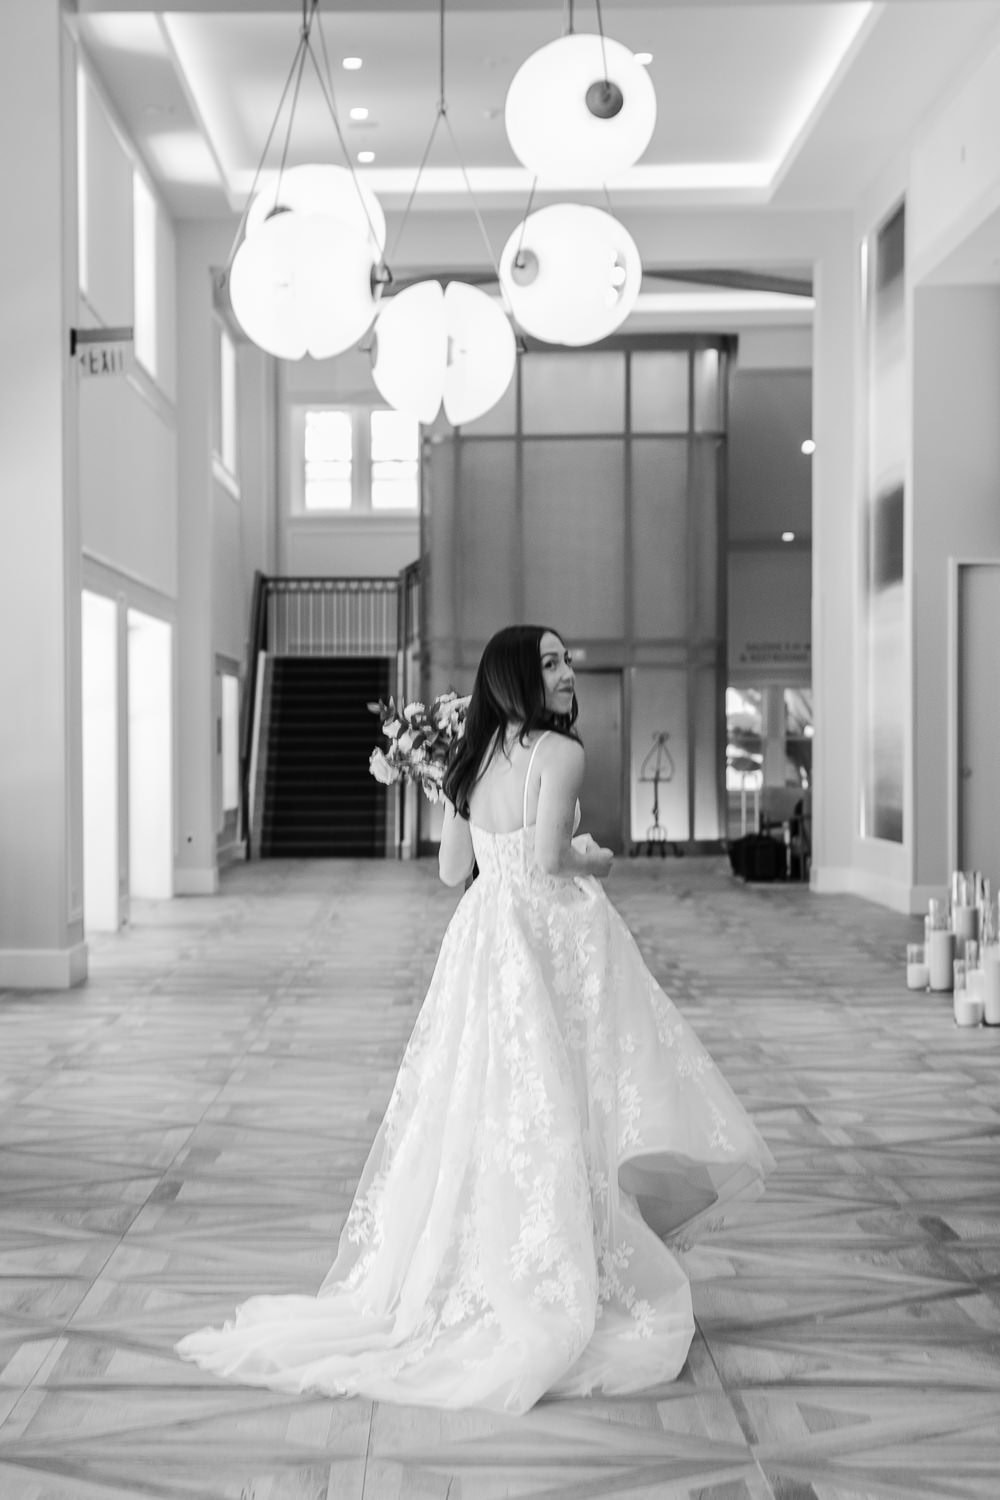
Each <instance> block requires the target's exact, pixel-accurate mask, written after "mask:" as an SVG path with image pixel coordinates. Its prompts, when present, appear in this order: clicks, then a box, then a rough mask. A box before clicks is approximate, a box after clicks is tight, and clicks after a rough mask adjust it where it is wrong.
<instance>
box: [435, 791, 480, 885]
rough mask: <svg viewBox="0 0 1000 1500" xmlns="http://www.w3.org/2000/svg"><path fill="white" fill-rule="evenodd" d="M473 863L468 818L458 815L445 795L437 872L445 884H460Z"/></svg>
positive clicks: (469, 872) (470, 872) (469, 873)
mask: <svg viewBox="0 0 1000 1500" xmlns="http://www.w3.org/2000/svg"><path fill="white" fill-rule="evenodd" d="M474 863H475V854H474V852H473V848H472V833H471V831H470V829H469V823H468V820H467V819H466V818H460V817H459V816H458V813H457V812H456V811H455V808H454V806H453V804H452V803H451V802H449V801H448V799H447V797H446V798H445V803H444V826H443V827H442V829H441V847H440V849H439V850H438V873H439V874H440V876H441V879H442V880H443V881H444V883H445V885H461V884H462V881H463V880H467V879H468V878H469V876H470V875H471V874H472V866H473V865H474Z"/></svg>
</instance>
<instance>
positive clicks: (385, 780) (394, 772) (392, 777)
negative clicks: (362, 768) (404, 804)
mask: <svg viewBox="0 0 1000 1500" xmlns="http://www.w3.org/2000/svg"><path fill="white" fill-rule="evenodd" d="M368 769H369V771H370V772H371V773H372V775H373V776H374V777H375V780H376V781H380V782H381V783H382V785H383V786H392V784H393V782H394V781H398V780H399V771H398V769H397V768H396V767H395V766H394V765H392V764H391V762H390V761H389V760H387V759H386V756H385V753H384V751H382V750H379V749H378V748H377V747H376V748H375V749H374V750H373V751H372V753H371V759H370V760H369V762H368Z"/></svg>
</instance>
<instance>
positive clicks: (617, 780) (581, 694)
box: [576, 671, 624, 854]
mask: <svg viewBox="0 0 1000 1500" xmlns="http://www.w3.org/2000/svg"><path fill="white" fill-rule="evenodd" d="M576 700H577V703H578V704H579V707H580V717H579V719H578V720H577V722H576V728H577V732H578V733H579V735H580V738H581V739H582V740H583V744H584V748H585V750H586V752H587V769H586V772H585V774H584V778H583V788H582V790H581V792H580V810H581V819H580V832H581V833H589V834H591V835H592V836H593V837H594V838H595V839H596V840H597V842H598V843H599V844H603V845H604V846H605V847H606V848H608V849H613V850H614V851H615V853H616V854H620V853H621V852H622V848H623V845H622V825H623V821H624V820H623V807H622V674H621V673H620V672H584V671H577V673H576Z"/></svg>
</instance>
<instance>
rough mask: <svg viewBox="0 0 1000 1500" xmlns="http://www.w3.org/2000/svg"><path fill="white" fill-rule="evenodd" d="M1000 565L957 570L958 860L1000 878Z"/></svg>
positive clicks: (964, 866)
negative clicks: (999, 651)
mask: <svg viewBox="0 0 1000 1500" xmlns="http://www.w3.org/2000/svg"><path fill="white" fill-rule="evenodd" d="M998 620H1000V565H997V564H988V563H983V564H970V565H967V566H962V567H960V568H959V570H958V865H959V869H962V870H981V871H982V873H983V874H984V875H986V876H988V877H989V879H990V880H991V881H992V882H993V889H994V890H996V889H997V885H998V882H1000V797H998V796H997V789H996V770H995V767H996V762H997V751H998V747H1000V694H998V693H997V687H996V641H997V621H998Z"/></svg>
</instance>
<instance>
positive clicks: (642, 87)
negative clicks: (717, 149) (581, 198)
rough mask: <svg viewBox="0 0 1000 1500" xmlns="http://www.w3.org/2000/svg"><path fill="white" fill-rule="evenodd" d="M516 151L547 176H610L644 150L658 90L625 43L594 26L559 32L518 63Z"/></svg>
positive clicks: (512, 93)
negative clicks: (589, 29)
mask: <svg viewBox="0 0 1000 1500" xmlns="http://www.w3.org/2000/svg"><path fill="white" fill-rule="evenodd" d="M504 121H505V124H506V126H507V137H508V139H509V141H510V144H511V148H512V149H513V152H514V155H515V156H516V157H517V158H518V159H519V160H520V161H522V162H523V163H524V165H525V166H526V167H527V168H528V170H529V171H530V172H532V173H533V174H534V175H535V176H536V177H538V178H539V179H540V180H541V181H542V183H545V182H546V181H550V182H558V183H560V184H561V185H565V186H572V187H578V186H583V185H587V184H590V185H595V184H600V183H602V182H607V181H610V180H611V179H612V178H614V177H617V176H619V175H620V174H621V173H622V172H625V171H627V170H628V168H629V167H631V166H633V165H634V163H635V162H637V161H638V160H639V157H640V156H641V155H642V153H643V152H644V151H645V149H646V147H647V146H648V145H649V142H650V138H651V137H652V134H653V127H654V125H655V124H656V91H655V90H654V88H653V84H652V80H651V79H650V76H649V73H648V72H647V71H646V69H645V68H644V67H643V66H642V65H641V64H640V63H638V62H636V60H635V58H634V57H633V55H632V53H631V52H630V51H629V50H628V48H627V47H623V46H622V44H621V42H615V41H612V40H611V39H610V38H608V37H605V39H604V43H603V46H602V43H601V38H600V37H599V36H594V35H591V34H589V33H579V32H577V33H575V34H574V35H571V36H564V37H560V38H559V40H558V41H555V42H549V44H548V45H547V46H545V47H540V48H539V50H538V51H537V52H533V53H532V54H531V56H530V57H529V58H527V59H526V60H525V61H524V62H523V63H522V64H521V66H520V68H518V70H517V72H516V73H515V74H514V78H513V81H512V83H511V85H510V88H509V89H508V91H507V102H506V105H505V107H504Z"/></svg>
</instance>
